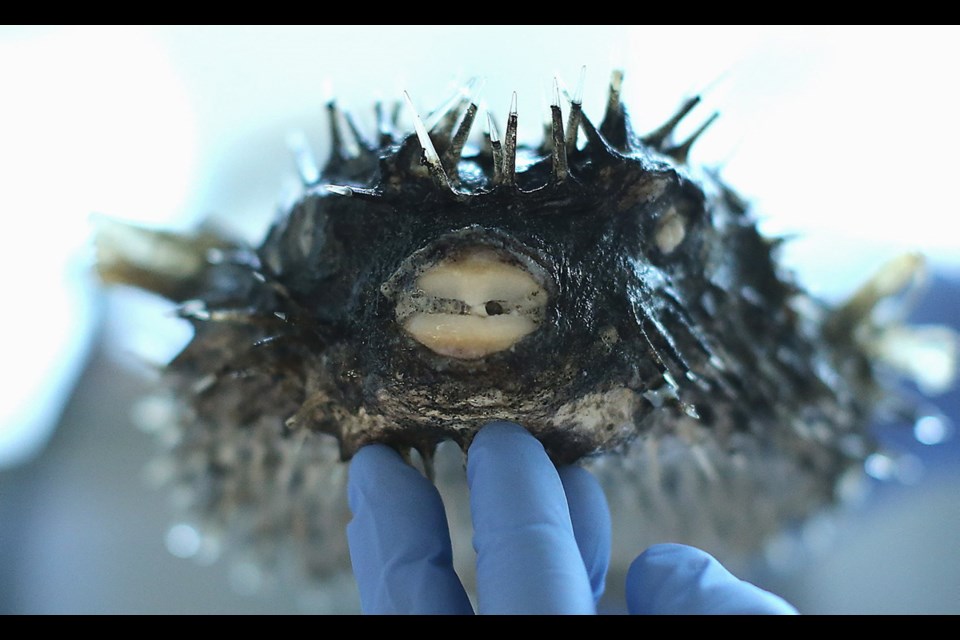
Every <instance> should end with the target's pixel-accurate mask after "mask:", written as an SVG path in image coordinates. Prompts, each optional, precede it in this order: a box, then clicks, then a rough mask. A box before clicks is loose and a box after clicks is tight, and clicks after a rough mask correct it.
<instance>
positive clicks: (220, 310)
mask: <svg viewBox="0 0 960 640" xmlns="http://www.w3.org/2000/svg"><path fill="white" fill-rule="evenodd" d="M695 103H696V101H695V100H692V101H689V102H687V103H685V104H684V106H683V108H682V109H681V110H680V112H678V114H677V116H676V117H675V118H673V119H672V120H671V121H670V122H668V123H667V124H665V125H664V127H662V128H661V129H659V130H658V131H656V132H653V133H652V134H649V135H647V136H645V137H641V136H638V135H637V134H636V133H635V132H634V131H633V130H632V129H631V127H630V122H629V117H628V115H627V113H626V109H625V108H624V106H623V105H622V104H621V103H620V100H619V77H617V76H615V78H614V82H613V84H612V87H611V95H610V100H609V104H608V109H607V113H606V115H605V117H604V119H603V121H602V123H601V124H600V126H599V127H595V126H594V125H593V124H592V123H591V122H590V121H589V119H588V118H587V117H586V115H585V114H583V113H582V112H581V111H580V106H579V102H578V101H577V100H574V101H572V103H571V107H570V109H569V114H570V116H569V119H568V121H567V123H566V126H565V125H564V123H563V122H562V120H561V117H560V113H561V112H560V107H559V104H555V105H554V106H553V107H552V113H551V116H552V124H551V126H550V127H549V128H548V131H547V135H546V136H545V139H544V141H543V143H542V145H541V146H540V147H538V148H527V147H524V146H522V145H519V146H518V145H517V143H516V126H517V114H516V111H515V110H511V114H510V116H509V118H508V122H507V127H506V129H505V135H504V137H503V141H501V140H500V138H499V136H498V134H497V132H496V129H495V128H492V129H491V131H490V132H489V133H488V134H487V136H486V138H485V139H484V141H483V144H482V145H481V147H480V148H479V149H478V150H466V149H468V147H467V146H466V145H465V141H466V139H467V136H468V133H469V132H470V129H471V125H472V124H473V120H474V118H475V115H476V112H477V107H476V105H475V104H473V103H471V102H470V100H469V99H466V98H465V99H462V100H460V101H458V102H456V103H455V104H454V105H453V106H452V107H451V108H450V109H449V111H446V112H443V113H441V114H438V115H437V116H436V117H434V118H433V120H434V121H435V122H436V124H435V125H434V126H433V127H432V129H431V130H430V131H429V133H428V132H427V130H426V128H425V127H422V125H420V123H419V121H418V122H417V124H418V126H419V128H420V131H419V132H414V133H400V132H398V130H397V125H396V115H395V114H393V115H392V116H391V115H390V114H387V113H386V111H385V110H384V109H383V108H381V107H380V105H378V115H379V117H378V123H379V131H378V139H377V140H376V141H367V140H365V139H364V138H363V137H362V136H361V135H359V134H358V132H357V129H356V127H354V126H353V124H352V120H350V118H349V117H348V116H345V115H344V114H343V113H341V112H340V111H339V110H338V109H337V108H336V107H335V106H334V105H331V106H330V115H331V122H332V127H331V135H332V137H333V143H334V144H333V147H334V150H333V153H332V156H331V158H330V159H329V161H328V163H327V165H326V167H325V168H324V170H323V172H322V174H321V176H320V178H319V180H311V181H310V182H309V183H308V184H306V185H305V189H304V193H303V195H302V197H301V198H300V199H299V201H298V202H297V203H296V204H295V205H294V206H293V207H292V208H291V210H290V211H289V213H288V214H287V215H286V216H284V217H283V218H282V219H280V220H278V221H277V222H276V224H275V225H274V226H273V227H272V228H271V229H270V231H269V233H268V234H267V237H266V239H265V241H264V242H263V244H262V245H261V246H260V247H259V248H251V247H245V246H241V245H239V244H236V243H231V242H228V241H225V240H218V241H213V240H210V239H209V238H207V239H205V240H204V241H202V242H201V241H199V240H197V239H181V238H176V237H173V236H169V237H167V236H162V237H161V235H160V234H156V237H155V238H154V240H155V241H156V243H157V245H158V246H159V247H160V248H159V249H157V250H156V254H157V255H167V254H169V253H170V251H166V250H165V249H164V247H165V246H168V247H170V248H175V249H176V250H177V251H179V252H181V253H185V254H188V255H191V256H193V257H194V258H196V259H197V260H196V265H194V266H189V264H188V265H187V266H185V267H184V268H182V269H179V270H177V269H173V268H170V267H168V266H164V267H163V268H159V267H158V268H155V269H151V265H160V264H165V263H164V260H162V259H160V258H157V257H156V255H155V256H154V257H153V258H146V259H142V260H141V261H140V262H141V263H143V264H140V265H139V266H138V265H134V266H136V267H137V268H132V267H131V264H132V263H134V262H136V260H134V259H133V258H131V257H129V256H121V257H120V258H117V257H113V258H112V259H111V260H108V261H105V262H104V263H103V264H102V265H101V271H102V272H103V274H104V277H105V278H106V279H108V280H115V281H117V280H119V281H125V282H129V283H132V284H135V285H138V286H142V287H145V288H148V289H151V290H153V291H157V292H159V293H161V294H162V295H165V296H167V297H169V298H171V299H173V300H175V301H177V302H180V303H181V307H180V309H181V315H182V316H183V317H184V318H186V319H188V320H189V321H190V322H191V323H192V324H193V326H194V329H195V336H194V338H193V340H192V341H191V343H190V344H189V345H188V346H187V347H186V348H185V350H184V351H183V352H182V353H181V354H180V355H179V356H178V357H177V358H176V359H175V360H174V361H173V362H172V363H170V365H169V367H168V371H167V379H168V380H169V382H170V386H171V388H172V389H174V390H175V397H176V398H177V402H178V406H179V407H180V419H179V426H178V429H179V435H178V437H177V438H176V439H175V441H176V442H175V444H174V446H173V448H172V450H171V460H173V464H174V467H175V469H176V471H175V472H174V482H175V483H176V484H178V485H179V486H180V487H182V488H184V490H185V492H186V493H187V494H188V495H189V499H188V500H187V502H188V503H189V510H190V511H191V512H192V513H193V519H194V521H195V522H197V523H198V525H197V526H198V527H199V528H200V529H202V530H204V531H208V532H219V535H224V536H227V537H228V538H229V539H230V540H231V541H232V543H238V544H243V545H246V546H247V547H252V548H254V549H257V550H258V553H259V554H260V555H262V556H269V557H273V555H274V554H275V553H277V551H276V546H275V545H274V544H273V541H275V540H277V539H283V540H296V541H299V543H300V544H298V545H297V546H299V547H300V553H301V554H302V557H305V558H306V566H307V568H308V570H309V571H310V572H311V573H313V574H316V575H327V574H329V573H331V572H333V571H336V570H337V569H338V568H340V567H341V566H342V563H343V561H344V558H345V557H346V553H345V551H344V542H343V526H344V523H345V522H346V519H347V518H348V513H347V509H346V507H345V504H344V499H343V495H342V494H343V480H344V477H345V465H344V464H342V461H345V460H348V459H349V458H350V456H351V455H352V454H353V453H354V452H355V451H356V450H357V449H358V448H359V447H361V446H363V445H364V444H367V443H370V442H384V443H387V444H390V445H393V446H395V447H397V448H398V449H400V450H401V451H403V452H407V453H409V452H410V451H411V450H415V451H417V452H419V454H420V456H421V458H422V459H423V460H424V464H425V466H426V467H427V469H428V471H429V472H430V473H432V459H433V455H434V451H435V450H436V448H437V446H438V445H439V444H440V443H441V442H444V441H453V442H454V443H456V444H457V445H459V447H460V448H462V449H465V448H466V447H467V446H468V445H469V442H470V440H471V438H472V436H473V434H474V433H475V432H476V431H477V429H479V428H480V427H481V426H483V425H484V424H486V423H487V422H490V421H492V420H496V419H502V420H510V421H514V422H517V423H519V424H521V425H523V426H524V427H526V428H527V429H529V430H530V431H531V432H532V433H534V434H535V435H536V436H537V437H538V438H539V439H540V440H541V441H542V442H543V444H544V445H545V447H546V448H547V450H548V452H549V453H550V455H551V456H552V457H553V458H554V459H555V460H556V461H557V462H558V463H572V462H576V461H583V462H585V463H587V464H590V465H592V466H593V468H594V469H595V470H596V472H597V473H598V474H599V475H600V476H601V478H603V480H604V482H605V483H606V485H607V488H608V492H609V495H610V497H611V503H612V506H613V511H614V516H615V520H616V519H618V518H620V519H623V520H624V522H623V523H621V524H619V525H618V526H621V527H625V528H627V529H629V530H630V532H631V533H629V534H628V536H627V537H628V538H629V539H628V540H627V541H626V544H628V545H629V547H630V548H631V549H634V551H635V550H636V549H637V548H642V546H641V545H643V544H649V543H652V542H657V541H662V540H663V539H670V540H676V541H686V542H690V543H694V544H699V545H700V546H703V547H705V548H707V549H708V550H711V551H715V552H719V551H721V550H722V549H724V548H734V549H748V548H755V547H756V546H758V545H759V544H760V543H761V542H762V541H763V540H764V539H765V538H766V537H767V536H768V535H769V534H771V533H772V532H774V531H776V530H778V529H779V528H780V527H782V526H783V525H784V524H785V523H788V522H791V521H794V520H796V519H799V518H802V517H804V516H806V515H808V514H809V513H811V512H812V511H813V510H815V509H817V508H819V507H822V506H824V505H826V504H829V503H831V502H833V501H834V500H835V498H836V496H835V494H836V488H837V485H838V482H839V481H840V479H841V478H842V477H843V476H844V474H845V473H846V472H847V471H849V470H851V469H857V468H859V467H860V466H862V461H863V460H864V459H865V457H866V456H868V455H869V454H870V453H871V452H872V451H873V450H874V445H873V443H872V442H871V440H870V438H869V436H868V429H867V428H868V423H869V420H870V418H871V416H872V415H873V412H874V407H875V405H876V403H877V401H878V398H880V397H881V396H882V395H883V390H882V389H881V387H880V386H879V384H878V382H877V381H876V376H875V363H874V362H873V360H872V359H871V356H870V355H869V354H868V353H867V350H866V349H865V348H864V346H863V344H862V341H860V340H858V339H856V337H855V335H854V333H855V329H856V322H847V321H848V320H850V318H849V309H848V310H846V312H845V313H846V314H847V315H844V316H842V317H841V318H840V319H841V320H844V321H843V322H841V321H839V320H837V313H836V312H835V311H833V310H831V309H829V308H827V307H826V306H824V305H823V304H821V303H819V302H817V301H815V300H813V299H811V298H810V297H808V296H807V295H806V294H805V293H804V292H803V291H802V290H801V289H800V288H799V287H798V286H797V285H796V284H795V283H794V282H793V281H792V280H791V278H790V277H789V275H787V274H785V273H783V272H782V270H781V269H780V268H779V267H778V265H777V262H776V260H775V253H776V247H777V242H776V241H774V240H770V239H768V238H765V237H763V236H762V235H761V234H760V233H759V232H758V230H757V228H756V224H755V220H754V219H753V217H752V216H751V213H750V211H749V209H748V207H747V205H746V204H745V203H744V202H743V201H742V200H741V199H740V198H739V197H738V196H737V195H736V194H735V193H734V192H733V191H732V190H731V189H730V188H729V187H727V185H725V184H724V183H723V182H722V181H721V180H720V179H719V177H717V176H716V175H714V174H711V173H709V172H698V171H695V170H694V169H691V168H690V167H688V166H687V164H686V159H687V153H688V151H689V149H690V146H691V144H692V142H693V140H695V138H696V135H699V133H700V132H701V131H702V128H701V130H698V132H697V133H696V134H695V135H694V136H693V137H691V139H689V140H687V141H683V142H680V143H674V141H673V140H672V132H673V128H674V127H675V126H676V124H677V123H678V122H679V120H680V119H681V118H682V117H683V116H684V115H686V113H687V112H689V111H690V109H691V108H692V107H693V105H694V104H695ZM579 131H582V132H583V134H584V137H585V138H586V144H585V145H582V146H581V145H578V144H577V135H576V134H574V133H572V132H579ZM128 233H136V232H133V231H128ZM475 256H480V257H479V258H477V257H475ZM470 260H473V261H474V262H478V263H480V262H483V261H484V260H486V261H487V262H489V263H491V264H493V267H491V269H500V270H506V271H504V272H508V273H513V274H520V275H519V276H517V277H518V278H520V279H522V280H523V281H524V282H527V281H529V282H532V283H533V284H532V285H530V287H531V291H532V293H529V295H526V297H524V298H522V299H518V300H520V301H519V302H517V303H516V305H514V306H512V307H511V306H509V305H507V306H504V305H502V304H500V302H497V304H496V305H495V306H492V307H491V306H486V307H484V308H485V309H487V310H488V311H486V312H484V311H479V312H477V311H476V310H475V309H474V310H473V311H471V310H470V308H468V307H469V304H467V303H466V302H464V301H463V300H457V299H447V298H443V296H433V297H431V296H429V295H426V294H425V293H424V291H423V287H422V283H423V282H424V280H423V278H424V274H426V273H433V272H432V271H431V269H435V268H437V267H438V266H444V265H450V264H452V265H454V266H456V265H462V264H463V263H464V262H469V261H470ZM174 262H175V263H176V264H178V265H181V266H182V265H184V264H185V263H189V262H190V261H189V260H187V261H183V260H179V261H174ZM471 264H472V263H471ZM484 264H487V263H484ZM484 268H486V267H484ZM497 273H499V271H497ZM145 274H146V275H145ZM537 296H539V297H537ZM493 302H496V301H493ZM438 309H439V310H440V311H437V310H438ZM451 309H453V310H457V309H459V311H455V312H453V313H452V314H451V315H457V314H459V315H464V316H466V315H471V314H474V315H476V314H479V315H477V318H479V319H477V320H475V321H474V320H471V322H476V323H477V324H475V325H474V324H471V325H469V326H471V327H472V326H484V327H486V326H487V325H486V324H484V323H487V322H488V321H489V320H490V317H492V316H494V315H496V316H504V315H505V316H509V315H511V314H513V315H515V316H516V317H517V318H519V319H518V320H517V322H521V320H522V322H523V323H526V324H522V326H523V327H524V329H523V330H524V331H528V333H526V334H523V335H522V337H519V338H517V339H514V340H513V341H512V342H510V344H509V346H507V347H504V348H493V350H492V351H489V350H488V351H485V352H483V353H482V355H479V356H478V355H476V353H473V352H471V353H470V354H469V355H467V356H463V357H461V356H456V355H448V354H447V353H444V352H443V349H441V350H440V351H437V348H434V347H431V346H428V345H427V344H425V343H424V339H422V338H420V337H417V335H415V334H414V333H412V330H410V329H409V326H408V325H405V324H404V322H403V321H402V319H403V317H407V316H410V317H412V315H415V314H417V313H422V314H425V315H424V316H423V317H424V318H426V321H427V323H428V324H429V322H430V319H431V318H433V317H434V316H431V315H430V314H432V313H435V312H437V313H440V312H443V313H448V312H450V310H451ZM491 310H492V311H491ZM404 314H407V316H404ZM523 314H527V315H526V316H523ZM488 315H489V316H490V317H487V316H488ZM521 316H523V317H525V318H527V319H526V320H523V319H522V318H521ZM443 317H446V316H443ZM464 322H466V321H464ZM505 322H506V321H505ZM465 326H466V325H465ZM498 326H499V325H498ZM530 327H533V328H532V329H530ZM498 331H499V330H498ZM442 338H443V339H444V340H446V339H447V338H446V337H442ZM468 338H469V336H468ZM508 342H509V340H508ZM431 344H432V343H431ZM458 344H459V343H458ZM444 348H445V347H444ZM438 481H439V482H441V483H445V482H447V480H446V479H445V477H443V474H441V477H439V478H438ZM639 521H642V523H640V524H638V522H639ZM298 557H299V556H298ZM298 562H299V561H298Z"/></svg>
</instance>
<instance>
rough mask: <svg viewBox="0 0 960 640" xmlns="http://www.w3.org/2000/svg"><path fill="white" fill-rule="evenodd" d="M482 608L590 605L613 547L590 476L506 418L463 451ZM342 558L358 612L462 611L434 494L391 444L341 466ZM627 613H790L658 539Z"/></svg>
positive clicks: (708, 561) (701, 556) (639, 564)
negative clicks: (345, 522) (344, 508)
mask: <svg viewBox="0 0 960 640" xmlns="http://www.w3.org/2000/svg"><path fill="white" fill-rule="evenodd" d="M467 482H468V484H469V487H470V506H471V512H472V515H473V522H474V548H475V549H476V551H477V599H478V609H479V612H480V613H594V612H595V611H596V602H597V600H598V599H599V597H600V595H601V594H602V593H603V587H604V579H605V576H606V571H607V564H608V562H609V557H610V516H609V513H608V511H607V504H606V500H605V499H604V497H603V492H602V490H601V489H600V486H599V484H598V483H597V481H596V479H594V477H593V476H592V475H590V473H588V472H587V471H585V470H584V469H581V468H579V467H561V468H559V469H558V468H556V467H555V466H554V465H553V463H552V462H550V459H549V458H548V457H547V455H546V452H545V451H544V450H543V446H542V445H541V444H540V443H539V442H538V441H537V440H536V439H535V438H534V437H533V436H531V435H530V434H529V433H528V432H527V431H525V430H524V429H523V428H521V427H519V426H517V425H514V424H509V423H502V422H501V423H493V424H490V425H487V426H486V427H484V428H483V429H482V430H481V431H480V432H479V433H478V434H477V436H476V438H475V439H474V442H473V444H472V445H471V447H470V450H469V452H468V457H467ZM349 500H350V508H351V510H352V511H353V514H354V517H353V521H352V522H351V523H350V525H349V526H348V527H347V535H348V539H349V542H350V557H351V560H352V562H353V570H354V573H355V575H356V578H357V584H358V586H359V589H360V603H361V607H362V609H363V611H364V612H365V613H471V612H472V608H471V606H470V602H469V600H468V599H467V595H466V592H465V591H464V588H463V585H462V584H461V583H460V580H459V578H458V577H457V575H456V573H455V572H454V570H453V564H452V558H451V546H450V534H449V531H448V529H447V521H446V515H445V513H444V509H443V503H442V502H441V500H440V494H439V493H438V492H437V490H436V489H435V488H434V486H433V485H432V484H431V483H430V482H429V481H428V480H427V479H426V478H424V477H423V476H422V475H421V474H420V473H419V472H418V471H417V470H415V469H413V468H412V467H410V466H409V465H407V464H406V463H404V462H403V460H402V459H401V457H400V456H399V454H397V453H396V452H395V451H394V450H392V449H390V448H389V447H386V446H383V445H370V446H367V447H364V448H362V449H361V450H360V451H359V452H358V453H357V455H356V456H354V459H353V462H352V463H351V466H350V482H349ZM627 608H628V610H629V611H630V612H631V613H794V612H795V610H794V609H793V608H792V607H790V605H788V604H786V603H785V602H783V600H781V599H780V598H777V597H776V596H774V595H771V594H769V593H767V592H765V591H762V590H760V589H758V588H757V587H754V586H753V585H750V584H748V583H745V582H741V581H740V580H738V579H736V578H735V577H734V576H732V575H731V574H730V573H728V572H727V571H726V570H725V569H724V568H723V567H722V566H721V565H720V564H719V563H718V562H717V561H716V560H714V559H713V558H711V557H710V556H709V555H707V554H705V553H704V552H702V551H699V550H697V549H693V548H691V547H684V546H682V545H657V546H654V547H651V548H650V549H649V550H647V552H646V553H644V554H643V555H641V556H640V557H639V558H637V560H636V561H634V563H633V565H632V566H631V567H630V572H629V574H628V576H627Z"/></svg>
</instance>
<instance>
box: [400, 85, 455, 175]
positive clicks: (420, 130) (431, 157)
mask: <svg viewBox="0 0 960 640" xmlns="http://www.w3.org/2000/svg"><path fill="white" fill-rule="evenodd" d="M403 97H404V99H405V100H406V102H407V107H409V109H410V113H411V114H413V127H414V129H415V130H416V133H417V139H418V140H419V141H420V146H421V147H422V148H423V157H424V160H425V161H426V164H427V168H428V169H429V170H430V175H431V176H433V179H434V180H435V181H436V182H437V183H438V184H439V185H440V186H442V187H444V188H446V189H451V187H450V180H449V179H448V178H447V174H446V173H445V172H444V170H443V165H442V164H441V163H440V156H439V155H438V154H437V149H436V148H435V147H434V146H433V141H431V140H430V134H429V133H428V132H427V128H426V127H425V126H424V124H423V121H422V120H421V119H420V116H419V115H418V114H417V110H416V108H414V106H413V100H411V99H410V94H409V93H407V92H406V91H404V92H403ZM451 190H452V189H451Z"/></svg>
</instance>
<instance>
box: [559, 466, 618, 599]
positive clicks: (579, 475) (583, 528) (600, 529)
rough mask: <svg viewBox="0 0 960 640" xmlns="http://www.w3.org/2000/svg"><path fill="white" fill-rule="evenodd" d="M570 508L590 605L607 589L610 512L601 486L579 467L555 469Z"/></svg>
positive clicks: (591, 475)
mask: <svg viewBox="0 0 960 640" xmlns="http://www.w3.org/2000/svg"><path fill="white" fill-rule="evenodd" d="M557 471H558V472H559V473H560V481H561V482H562V483H563V491H564V493H565V494H566V496H567V505H568V506H569V508H570V521H571V523H572V524H573V534H574V536H575V537H576V539H577V547H579V548H580V557H581V558H583V564H584V566H585V567H586V570H587V576H588V577H589V579H590V589H591V591H592V592H593V601H594V602H598V601H599V600H600V596H602V595H603V590H604V588H605V586H606V580H607V569H608V567H609V565H610V509H609V508H608V507H607V499H606V496H604V495H603V489H602V488H600V483H599V482H597V479H596V478H595V477H594V476H593V474H592V473H590V472H589V471H587V470H586V469H584V468H582V467H577V466H568V467H560V468H559V469H557Z"/></svg>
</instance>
